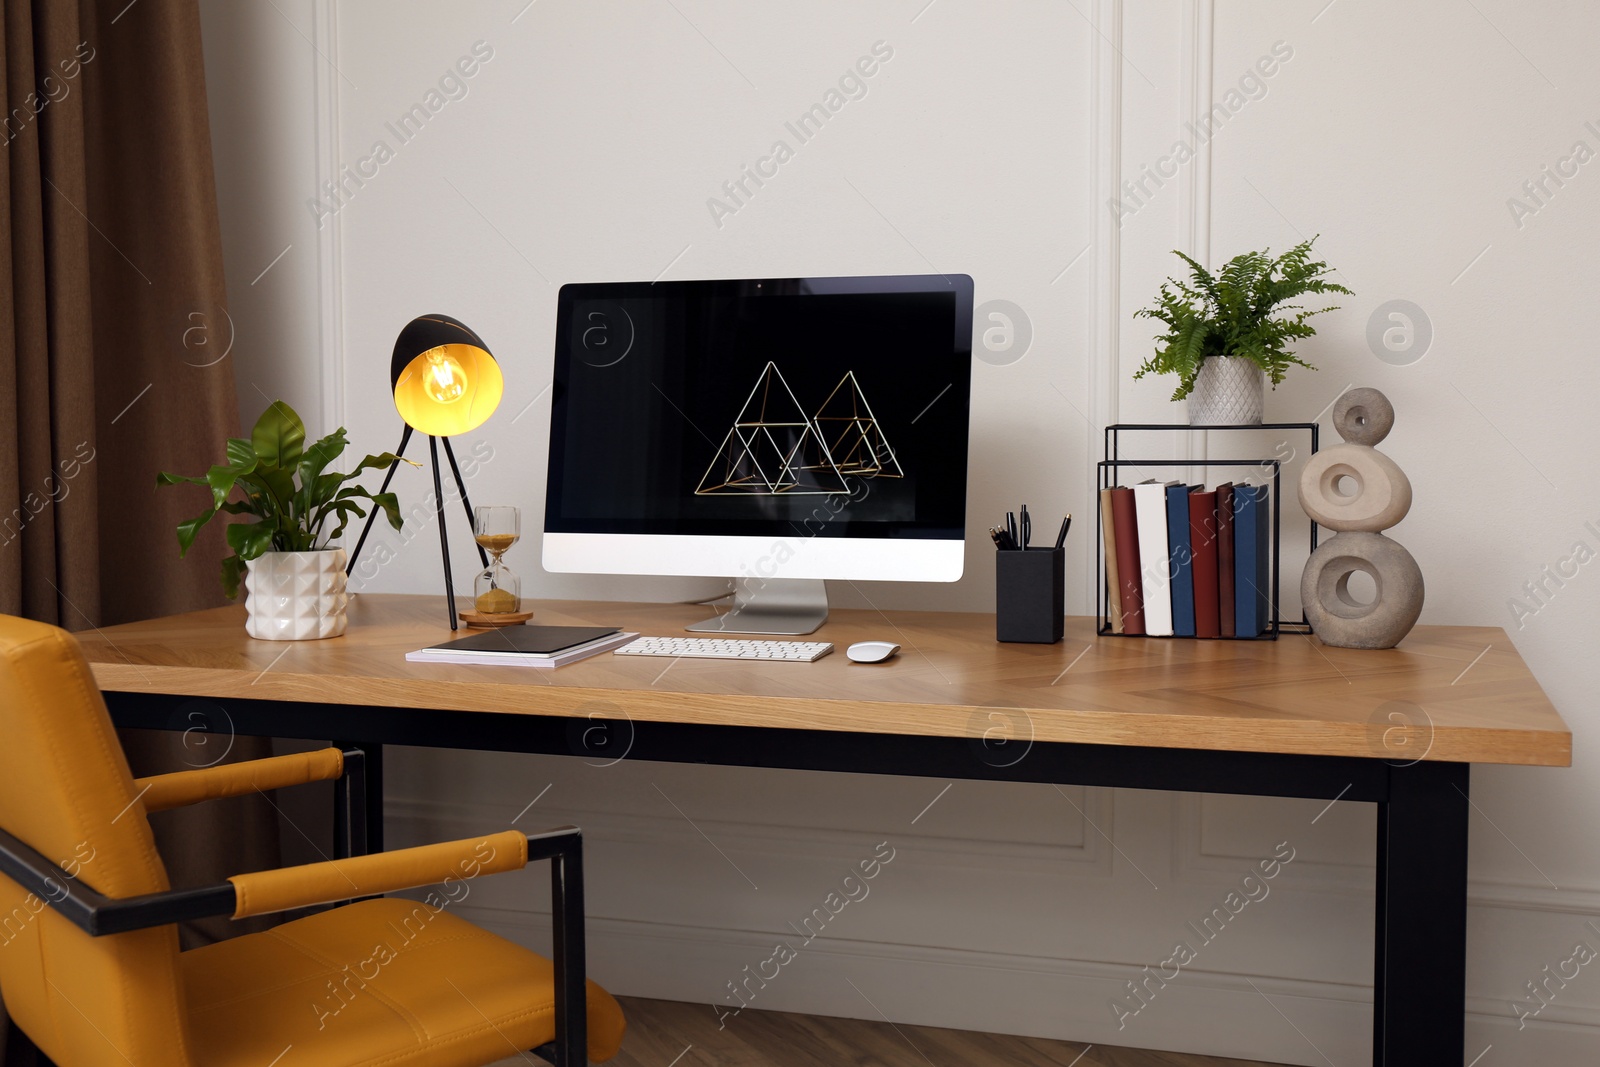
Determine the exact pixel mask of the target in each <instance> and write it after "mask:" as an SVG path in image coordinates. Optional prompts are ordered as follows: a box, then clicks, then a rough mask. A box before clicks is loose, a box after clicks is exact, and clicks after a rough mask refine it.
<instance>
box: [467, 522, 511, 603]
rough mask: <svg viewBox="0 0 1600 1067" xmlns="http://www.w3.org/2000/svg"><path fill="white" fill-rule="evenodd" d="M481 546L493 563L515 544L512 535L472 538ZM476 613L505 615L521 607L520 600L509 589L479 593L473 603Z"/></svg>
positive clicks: (484, 535)
mask: <svg viewBox="0 0 1600 1067" xmlns="http://www.w3.org/2000/svg"><path fill="white" fill-rule="evenodd" d="M474 540H475V541H477V542H478V544H480V545H482V546H483V549H484V551H485V552H488V553H489V554H490V555H492V556H494V558H495V562H496V563H497V564H498V563H499V561H500V555H501V553H503V552H505V550H506V549H508V548H510V547H511V546H512V545H514V544H516V542H517V535H516V534H514V533H492V534H479V535H478V536H477V537H475V538H474ZM474 604H475V606H476V607H477V609H478V611H479V612H480V613H481V614H484V615H505V614H509V613H510V612H514V611H516V610H517V609H519V608H520V607H522V598H521V597H519V596H517V594H516V593H514V592H512V591H511V590H509V589H503V588H499V587H496V588H493V589H486V590H484V591H483V592H482V593H479V594H478V596H477V598H476V600H475V601H474Z"/></svg>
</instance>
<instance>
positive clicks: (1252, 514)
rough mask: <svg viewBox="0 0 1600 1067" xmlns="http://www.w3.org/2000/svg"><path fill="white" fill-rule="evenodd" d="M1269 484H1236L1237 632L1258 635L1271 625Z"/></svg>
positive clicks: (1234, 523) (1235, 616)
mask: <svg viewBox="0 0 1600 1067" xmlns="http://www.w3.org/2000/svg"><path fill="white" fill-rule="evenodd" d="M1268 532H1269V531H1268V518H1267V487H1266V486H1264V485H1236V486H1234V487H1233V561H1234V563H1233V611H1234V632H1235V633H1236V634H1237V635H1238V636H1239V637H1257V636H1259V635H1260V634H1261V633H1263V632H1264V631H1266V630H1268V629H1270V628H1271V626H1272V601H1271V598H1270V597H1269V596H1268V595H1267V590H1268V588H1269V583H1270V581H1271V576H1270V575H1269V573H1268V570H1269V568H1270V567H1271V564H1272V561H1271V558H1270V557H1271V552H1272V546H1271V545H1269V544H1268V543H1267V537H1268Z"/></svg>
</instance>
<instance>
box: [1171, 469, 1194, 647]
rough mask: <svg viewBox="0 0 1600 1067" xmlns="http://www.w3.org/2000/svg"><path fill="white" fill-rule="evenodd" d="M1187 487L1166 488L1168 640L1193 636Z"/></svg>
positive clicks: (1191, 548)
mask: <svg viewBox="0 0 1600 1067" xmlns="http://www.w3.org/2000/svg"><path fill="white" fill-rule="evenodd" d="M1191 489H1192V487H1191V486H1187V485H1169V486H1167V552H1168V554H1169V555H1170V556H1171V567H1170V568H1169V569H1168V571H1167V573H1168V575H1170V577H1171V579H1172V581H1171V585H1172V636H1174V637H1193V636H1194V548H1193V546H1192V545H1191V544H1190V543H1189V492H1190V490H1191Z"/></svg>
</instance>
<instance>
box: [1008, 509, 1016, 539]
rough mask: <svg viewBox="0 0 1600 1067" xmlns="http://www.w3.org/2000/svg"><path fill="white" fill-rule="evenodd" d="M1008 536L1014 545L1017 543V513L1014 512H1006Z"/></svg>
mask: <svg viewBox="0 0 1600 1067" xmlns="http://www.w3.org/2000/svg"><path fill="white" fill-rule="evenodd" d="M1006 536H1007V537H1010V538H1011V543H1012V544H1013V545H1015V544H1016V543H1017V513H1016V512H1014V511H1008V512H1006Z"/></svg>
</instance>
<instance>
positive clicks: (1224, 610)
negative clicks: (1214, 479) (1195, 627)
mask: <svg viewBox="0 0 1600 1067" xmlns="http://www.w3.org/2000/svg"><path fill="white" fill-rule="evenodd" d="M1217 615H1218V620H1217V621H1218V624H1219V625H1218V629H1219V630H1221V631H1222V636H1223V637H1232V636H1234V633H1233V483H1232V482H1223V483H1222V484H1221V485H1219V486H1217Z"/></svg>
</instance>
